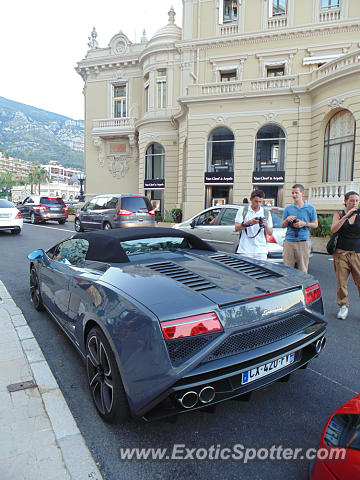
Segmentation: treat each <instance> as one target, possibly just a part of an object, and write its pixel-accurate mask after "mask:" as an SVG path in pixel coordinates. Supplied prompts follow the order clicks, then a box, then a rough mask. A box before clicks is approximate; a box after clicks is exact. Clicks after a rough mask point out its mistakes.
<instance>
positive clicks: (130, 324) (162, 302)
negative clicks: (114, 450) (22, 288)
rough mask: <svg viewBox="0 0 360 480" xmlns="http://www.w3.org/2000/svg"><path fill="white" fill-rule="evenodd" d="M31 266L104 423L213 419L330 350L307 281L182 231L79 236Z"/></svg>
mask: <svg viewBox="0 0 360 480" xmlns="http://www.w3.org/2000/svg"><path fill="white" fill-rule="evenodd" d="M28 258H29V260H30V289H31V298H32V301H33V304H34V307H35V308H36V309H37V310H43V309H46V310H47V311H48V312H49V313H50V314H51V316H52V317H53V318H54V319H55V320H56V321H57V322H58V324H59V325H60V327H61V328H62V329H63V330H64V332H65V333H66V334H67V335H68V336H69V338H70V339H71V341H72V342H73V344H74V345H75V347H76V348H77V350H78V351H79V352H80V354H81V356H82V357H83V358H84V360H85V362H86V368H87V376H88V382H89V387H90V391H91V395H92V398H93V401H94V403H95V406H96V408H97V410H98V412H99V414H100V415H101V416H102V418H103V419H104V420H106V421H118V422H120V421H123V420H124V419H125V418H126V417H127V416H128V415H133V416H137V417H143V418H145V419H146V420H152V419H158V418H162V417H166V416H172V415H176V414H178V413H183V412H187V411H191V410H195V409H201V408H207V409H212V408H214V406H215V404H216V403H218V402H221V401H224V400H227V399H230V398H234V397H238V396H241V395H245V394H249V392H251V391H252V390H255V389H258V388H261V387H263V386H265V385H267V384H270V383H272V382H275V381H277V380H287V379H288V376H289V374H290V373H291V372H293V371H294V370H296V369H298V368H305V367H306V366H307V364H308V362H309V361H310V360H311V359H312V358H314V357H316V356H317V355H318V354H319V353H320V351H321V349H322V348H323V346H324V344H325V337H324V335H325V330H326V323H327V322H326V319H325V317H324V310H323V302H322V298H321V290H320V285H319V283H318V282H317V281H316V280H315V279H314V278H313V277H312V276H310V275H305V274H302V273H300V272H299V271H297V270H294V269H290V268H288V267H284V266H279V265H273V264H269V263H265V262H259V261H253V260H251V259H249V258H247V257H241V256H238V255H233V254H228V253H223V252H217V251H216V250H215V249H214V248H213V247H212V246H210V245H209V244H207V243H206V242H204V241H203V240H201V239H200V238H198V237H196V236H195V235H192V234H191V233H187V232H183V231H181V230H175V229H166V228H153V227H147V228H136V227H134V228H129V229H117V230H110V231H98V232H90V233H77V234H75V235H73V236H72V237H71V238H69V239H66V240H64V241H62V242H60V243H58V244H57V245H55V246H54V247H52V248H50V250H48V251H46V252H44V251H43V250H36V251H35V252H32V253H30V254H29V256H28ZM247 397H248V395H247ZM243 398H245V397H243Z"/></svg>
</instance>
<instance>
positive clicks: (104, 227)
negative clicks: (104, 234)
mask: <svg viewBox="0 0 360 480" xmlns="http://www.w3.org/2000/svg"><path fill="white" fill-rule="evenodd" d="M103 229H104V230H111V229H112V226H111V224H110V223H109V222H105V223H104V225H103Z"/></svg>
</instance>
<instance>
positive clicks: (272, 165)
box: [255, 124, 285, 172]
mask: <svg viewBox="0 0 360 480" xmlns="http://www.w3.org/2000/svg"><path fill="white" fill-rule="evenodd" d="M255 143H256V145H255V156H256V157H255V171H256V172H266V171H269V172H272V171H283V170H285V133H284V131H283V130H282V129H281V128H280V127H278V126H277V125H273V124H270V125H265V126H264V127H262V128H261V129H260V130H259V131H258V133H257V135H256V141H255Z"/></svg>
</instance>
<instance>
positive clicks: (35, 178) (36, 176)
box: [27, 162, 50, 195]
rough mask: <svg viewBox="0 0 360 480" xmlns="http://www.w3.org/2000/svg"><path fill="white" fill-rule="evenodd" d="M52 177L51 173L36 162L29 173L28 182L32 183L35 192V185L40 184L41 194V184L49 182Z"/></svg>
mask: <svg viewBox="0 0 360 480" xmlns="http://www.w3.org/2000/svg"><path fill="white" fill-rule="evenodd" d="M49 179H50V177H49V173H48V172H47V170H45V168H43V167H42V166H41V165H40V164H39V163H37V162H34V163H33V165H32V167H31V169H30V172H29V175H28V177H27V183H29V184H30V185H31V193H33V186H34V185H38V189H39V195H40V187H41V184H42V183H44V182H47V181H48V180H49Z"/></svg>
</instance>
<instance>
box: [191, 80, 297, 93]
mask: <svg viewBox="0 0 360 480" xmlns="http://www.w3.org/2000/svg"><path fill="white" fill-rule="evenodd" d="M295 83H296V76H287V77H271V78H257V79H254V80H242V81H235V82H217V83H200V84H196V85H190V86H189V87H188V88H187V95H188V96H194V97H195V96H202V95H222V94H227V93H237V92H249V91H252V92H255V91H265V90H273V89H285V88H290V87H292V86H293V85H295Z"/></svg>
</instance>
